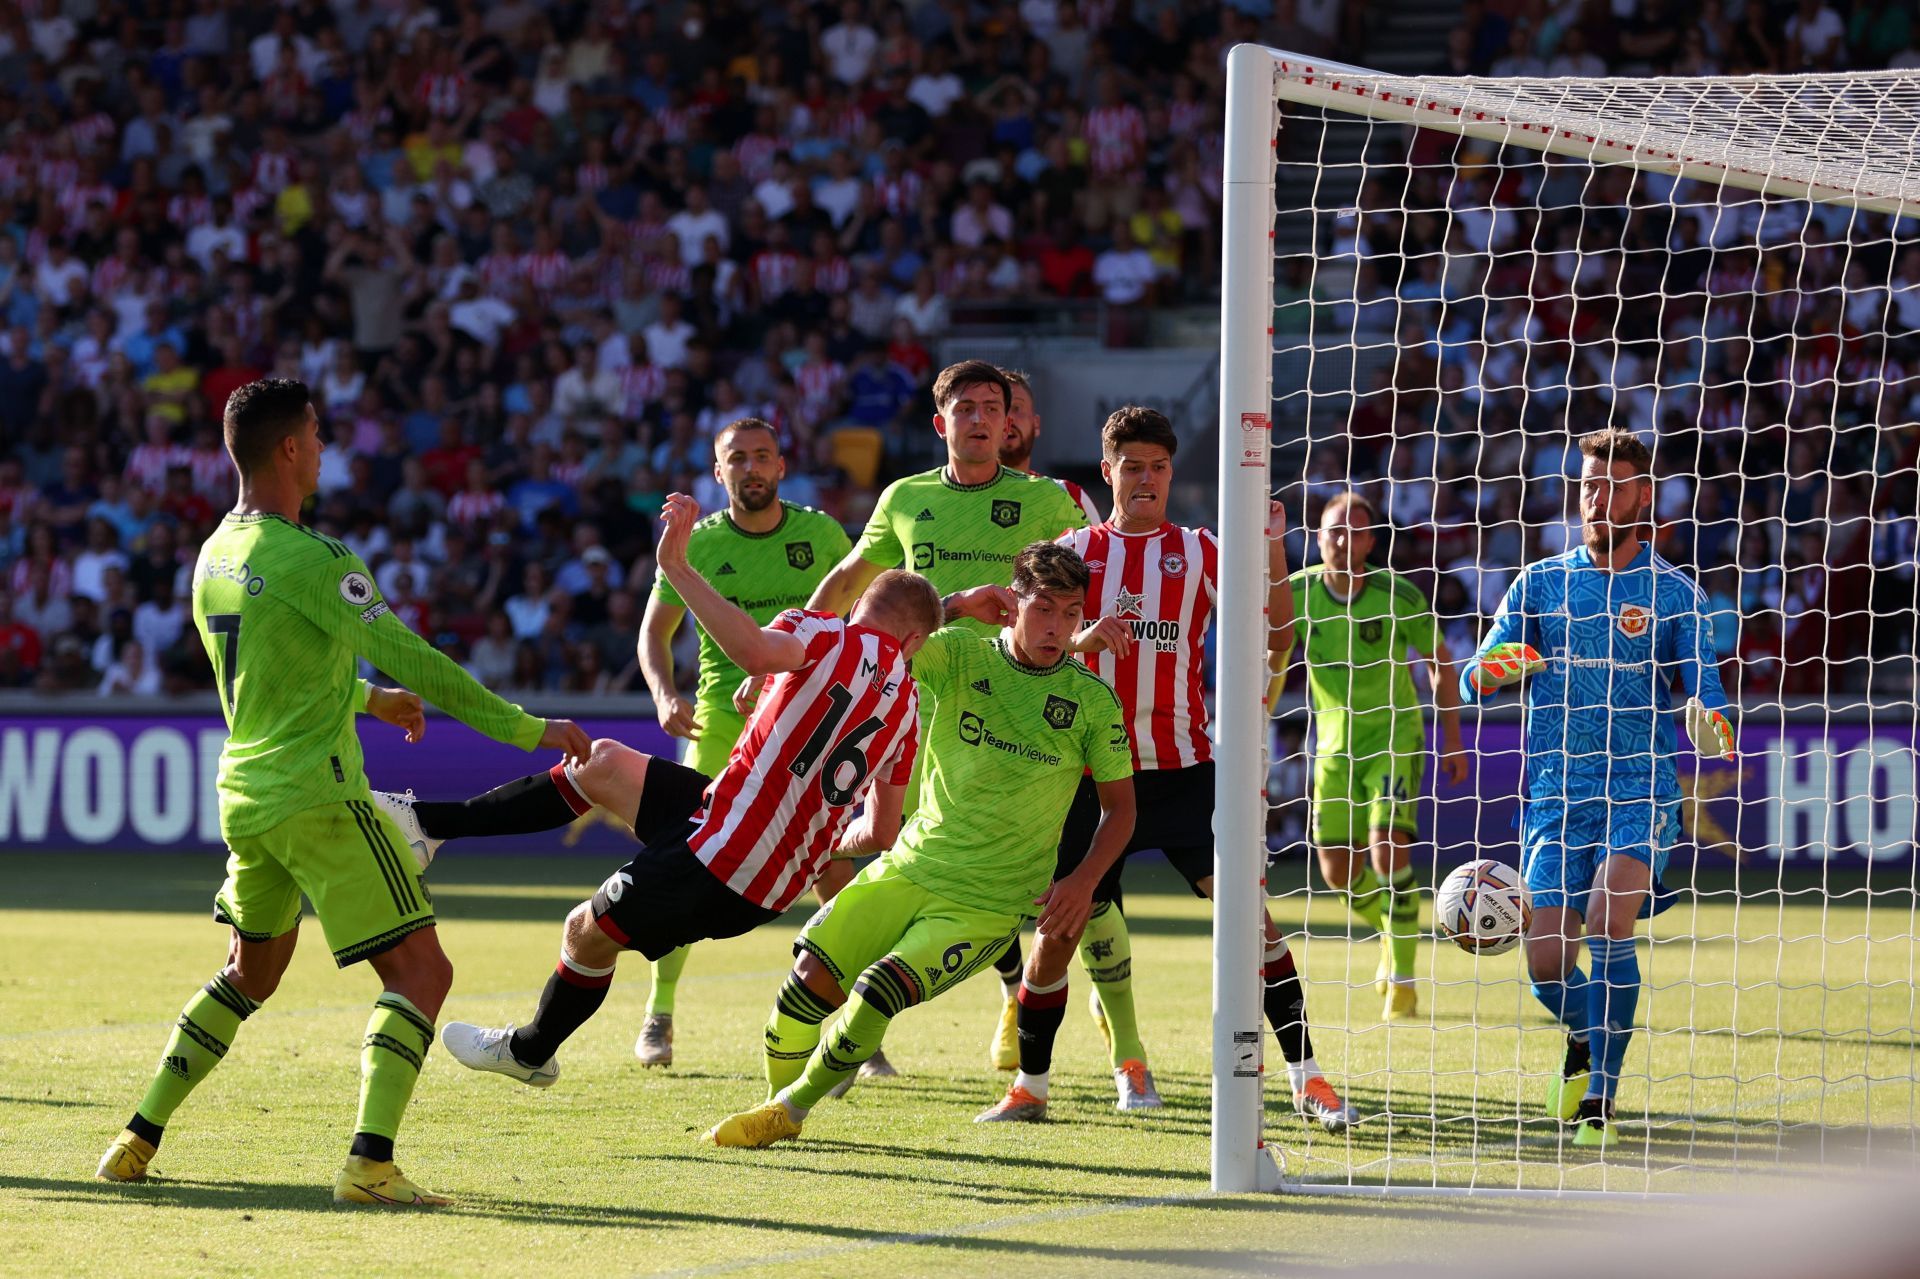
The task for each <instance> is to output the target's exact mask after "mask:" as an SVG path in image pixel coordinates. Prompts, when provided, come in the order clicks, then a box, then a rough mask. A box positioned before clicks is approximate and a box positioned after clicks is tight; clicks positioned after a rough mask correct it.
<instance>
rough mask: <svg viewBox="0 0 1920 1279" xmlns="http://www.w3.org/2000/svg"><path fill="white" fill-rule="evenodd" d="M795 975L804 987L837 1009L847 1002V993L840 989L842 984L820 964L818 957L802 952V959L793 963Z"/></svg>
mask: <svg viewBox="0 0 1920 1279" xmlns="http://www.w3.org/2000/svg"><path fill="white" fill-rule="evenodd" d="M793 975H794V977H795V978H797V979H798V980H799V982H800V984H801V985H802V986H805V987H806V988H807V989H808V990H810V991H812V992H813V993H814V994H816V995H818V996H820V998H822V999H824V1000H826V1001H827V1002H828V1003H829V1004H832V1005H833V1006H834V1007H835V1008H838V1007H839V1006H840V1005H842V1004H844V1003H846V1002H847V992H846V991H844V990H842V989H840V983H839V982H838V981H837V980H835V978H834V975H833V973H832V972H831V971H829V970H828V968H827V966H826V965H825V964H823V963H821V962H820V957H819V956H818V955H814V954H811V953H809V952H806V951H802V952H801V954H800V957H799V958H798V959H796V960H794V961H793Z"/></svg>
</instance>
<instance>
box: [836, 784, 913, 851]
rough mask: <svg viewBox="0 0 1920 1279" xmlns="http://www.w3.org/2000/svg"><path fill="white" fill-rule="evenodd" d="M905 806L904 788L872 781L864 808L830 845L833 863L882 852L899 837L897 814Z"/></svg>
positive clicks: (898, 816) (905, 794) (905, 789)
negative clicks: (835, 842)
mask: <svg viewBox="0 0 1920 1279" xmlns="http://www.w3.org/2000/svg"><path fill="white" fill-rule="evenodd" d="M906 806H907V788H906V787H904V786H891V785H888V784H887V783H886V782H880V781H876V782H875V783H874V784H873V788H872V789H871V790H869V791H868V792H867V806H866V808H865V809H864V810H863V811H862V812H861V814H860V816H858V817H856V818H854V819H853V821H852V822H850V823H849V824H848V825H847V829H846V832H845V833H844V834H842V835H841V836H840V842H839V843H837V844H835V845H834V846H833V856H834V858H835V859H836V860H844V859H847V858H852V857H865V856H866V855H867V854H869V853H883V852H885V851H886V850H887V849H889V848H892V847H893V841H894V840H896V839H898V838H899V837H900V814H901V813H902V812H903V811H905V809H906Z"/></svg>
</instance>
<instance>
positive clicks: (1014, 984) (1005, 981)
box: [1000, 973, 1020, 999]
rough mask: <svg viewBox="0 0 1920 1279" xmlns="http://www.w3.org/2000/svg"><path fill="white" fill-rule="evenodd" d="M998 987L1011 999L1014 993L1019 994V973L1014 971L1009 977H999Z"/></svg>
mask: <svg viewBox="0 0 1920 1279" xmlns="http://www.w3.org/2000/svg"><path fill="white" fill-rule="evenodd" d="M1000 989H1001V991H1002V992H1003V993H1004V994H1005V995H1006V997H1007V998H1008V999H1012V998H1013V997H1014V996H1015V995H1017V994H1019V993H1020V974H1019V973H1015V974H1014V975H1013V976H1011V977H1002V978H1001V979H1000Z"/></svg>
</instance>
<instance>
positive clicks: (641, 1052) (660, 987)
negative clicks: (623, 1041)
mask: <svg viewBox="0 0 1920 1279" xmlns="http://www.w3.org/2000/svg"><path fill="white" fill-rule="evenodd" d="M692 953H693V947H691V946H682V947H680V948H679V949H677V950H672V951H669V952H667V953H666V954H664V955H662V956H661V957H660V958H658V959H656V960H654V961H653V964H652V969H653V986H652V988H651V989H650V990H648V991H647V1016H646V1020H645V1021H643V1022H641V1023H640V1037H639V1038H638V1039H636V1040H634V1043H633V1055H634V1056H635V1057H637V1058H639V1059H640V1064H641V1065H642V1066H671V1065H673V997H674V994H675V993H676V991H677V990H678V988H679V985H680V974H681V973H683V972H685V971H686V969H687V956H688V955H690V954H692Z"/></svg>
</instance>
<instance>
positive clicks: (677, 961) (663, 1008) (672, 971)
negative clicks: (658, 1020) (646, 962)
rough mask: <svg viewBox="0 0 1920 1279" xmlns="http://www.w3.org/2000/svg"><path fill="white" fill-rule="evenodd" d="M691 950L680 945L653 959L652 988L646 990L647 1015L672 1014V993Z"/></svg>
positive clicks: (660, 1015) (678, 983) (662, 1015)
mask: <svg viewBox="0 0 1920 1279" xmlns="http://www.w3.org/2000/svg"><path fill="white" fill-rule="evenodd" d="M692 950H693V947H691V946H682V947H680V948H679V949H678V950H672V951H668V952H667V953H666V954H665V955H662V956H661V957H660V958H658V959H656V960H654V961H653V989H652V990H650V991H648V992H647V1016H649V1017H671V1016H673V993H674V990H675V989H676V988H677V987H678V986H679V985H680V974H681V973H683V972H685V971H686V967H687V955H688V954H689V953H690V952H691V951H692Z"/></svg>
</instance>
